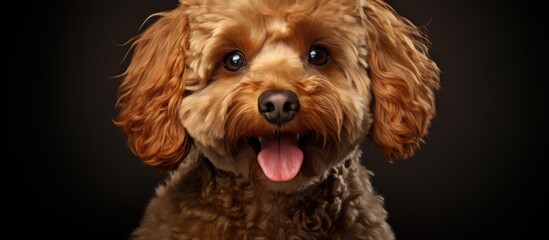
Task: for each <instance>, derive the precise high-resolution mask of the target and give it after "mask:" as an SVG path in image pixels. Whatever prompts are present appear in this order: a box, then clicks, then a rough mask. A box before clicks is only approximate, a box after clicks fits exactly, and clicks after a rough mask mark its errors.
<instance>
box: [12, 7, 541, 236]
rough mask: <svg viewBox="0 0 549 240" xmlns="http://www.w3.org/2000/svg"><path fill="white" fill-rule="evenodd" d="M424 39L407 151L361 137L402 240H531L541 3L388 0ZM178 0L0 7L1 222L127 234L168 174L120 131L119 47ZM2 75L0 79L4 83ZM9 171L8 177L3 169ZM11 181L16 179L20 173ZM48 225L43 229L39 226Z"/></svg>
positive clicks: (537, 224) (537, 212) (536, 193)
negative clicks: (425, 118)
mask: <svg viewBox="0 0 549 240" xmlns="http://www.w3.org/2000/svg"><path fill="white" fill-rule="evenodd" d="M389 2H390V3H391V4H392V6H393V7H394V8H395V9H396V10H397V11H398V12H399V13H400V14H401V15H403V16H405V17H407V18H409V19H410V20H412V21H413V22H414V23H415V24H417V25H419V26H425V27H426V29H427V31H428V35H429V37H430V39H431V41H432V49H431V55H432V57H433V58H434V59H435V61H436V62H437V63H438V64H439V66H440V68H441V69H442V72H443V74H442V79H441V83H442V90H441V91H440V92H439V93H438V96H437V109H438V116H437V118H436V119H435V120H434V122H433V125H432V128H431V133H430V135H429V137H428V139H427V143H426V144H425V145H423V146H422V148H421V150H420V151H419V152H418V153H417V154H416V156H415V157H413V158H412V159H409V160H406V161H398V162H396V163H394V164H390V163H388V162H387V161H386V160H384V159H383V157H382V156H381V154H380V152H379V150H377V149H376V148H374V147H372V146H367V145H365V146H364V148H365V153H364V155H363V159H364V163H365V164H366V165H367V166H368V167H369V168H370V169H371V170H373V171H374V173H375V174H376V176H375V177H374V179H373V182H374V187H375V188H376V189H377V190H378V191H379V192H380V193H381V194H382V195H383V196H384V197H385V198H386V207H387V210H388V212H389V222H390V223H391V225H392V226H393V228H394V230H395V232H396V234H397V238H398V239H506V238H521V239H525V238H526V239H528V238H529V237H531V236H533V235H534V234H535V233H542V234H543V233H544V226H546V223H547V220H546V208H545V205H546V200H547V199H546V197H544V195H545V194H547V187H546V185H545V179H544V176H543V175H542V173H543V172H545V171H546V170H547V161H548V160H549V159H547V154H546V151H544V150H545V149H546V148H547V147H546V144H547V141H546V138H547V124H548V121H547V118H546V117H544V116H542V115H541V114H542V113H544V112H546V110H547V106H546V104H545V103H546V101H544V99H545V98H544V95H545V92H546V88H544V86H546V85H547V84H545V81H547V80H548V79H547V77H546V76H545V75H543V73H545V72H546V70H547V61H545V60H546V54H547V40H544V39H543V37H542V36H541V34H542V32H546V31H547V25H546V24H545V23H543V21H541V19H542V16H543V15H546V13H547V9H546V8H545V7H544V6H545V5H544V4H541V1H522V2H521V3H517V2H514V1H513V2H512V3H511V1H508V2H510V3H506V2H507V1H506V2H504V1H467V0H454V1H440V0H416V1H410V0H391V1H389ZM176 5H177V2H176V1H173V0H171V1H166V0H162V1H158V0H156V1H155V0H148V1H128V0H124V1H85V3H84V2H82V1H67V2H55V1H40V2H33V3H19V4H18V6H16V7H14V8H13V9H11V10H10V13H9V15H5V16H3V18H4V21H3V22H4V23H5V24H4V25H5V29H4V32H5V33H6V34H4V37H3V38H4V40H8V43H9V44H5V45H4V48H5V49H4V51H5V56H6V57H5V60H7V61H8V62H9V63H10V65H9V69H6V70H7V71H8V72H9V80H6V81H7V82H8V84H4V87H3V89H4V94H3V99H4V103H5V105H4V107H5V108H7V109H9V110H10V111H9V113H10V114H6V115H4V119H5V120H8V124H7V125H6V126H4V128H5V129H7V130H9V132H10V135H9V138H8V139H7V140H8V141H9V142H10V144H9V145H7V148H8V151H7V152H8V153H9V154H6V155H5V156H4V157H3V158H2V160H3V161H4V163H5V165H4V171H3V172H4V173H5V176H9V177H4V178H5V179H6V180H5V184H4V185H5V186H6V187H5V188H4V191H3V196H4V197H3V199H4V200H7V201H8V203H7V205H6V206H7V212H11V213H12V214H10V217H11V218H9V219H11V220H12V221H11V222H12V223H10V224H9V225H8V226H10V225H12V224H13V223H15V225H22V226H25V227H26V229H29V230H28V231H25V232H24V234H25V235H36V236H57V237H68V238H70V239H82V238H83V239H126V238H127V236H128V234H129V233H130V232H131V231H132V230H133V229H134V228H135V227H136V226H137V224H138V221H139V219H140V217H141V215H142V213H143V209H144V207H145V206H146V204H147V202H148V200H149V199H150V197H151V196H152V194H153V193H154V188H155V187H156V186H157V185H158V184H159V183H160V182H161V181H162V179H164V177H165V175H164V174H163V173H160V172H158V171H156V170H153V169H151V168H149V167H147V166H145V165H144V164H142V163H141V162H140V160H139V159H137V158H136V157H135V156H133V155H132V154H131V152H130V150H129V148H128V147H127V146H126V139H125V137H124V136H123V135H122V134H121V132H120V130H119V129H117V128H116V127H114V125H113V124H112V119H114V118H115V113H116V110H115V107H114V106H115V101H116V88H117V85H118V84H119V79H116V78H112V77H113V76H115V75H117V74H120V73H122V72H123V70H124V67H125V66H127V61H123V57H124V54H125V53H126V51H127V49H128V48H127V47H121V46H118V45H117V43H123V42H126V41H127V40H129V39H130V38H131V37H133V36H135V35H136V34H137V33H138V31H139V30H138V29H139V26H140V25H141V24H142V23H143V22H144V20H145V19H146V18H147V16H149V15H150V14H152V13H155V12H158V11H163V10H168V9H172V8H174V7H175V6H176ZM4 83H6V82H4ZM10 174H11V175H10ZM14 175H15V177H11V176H14ZM41 227H45V228H44V229H45V230H40V231H38V230H36V229H40V228H41Z"/></svg>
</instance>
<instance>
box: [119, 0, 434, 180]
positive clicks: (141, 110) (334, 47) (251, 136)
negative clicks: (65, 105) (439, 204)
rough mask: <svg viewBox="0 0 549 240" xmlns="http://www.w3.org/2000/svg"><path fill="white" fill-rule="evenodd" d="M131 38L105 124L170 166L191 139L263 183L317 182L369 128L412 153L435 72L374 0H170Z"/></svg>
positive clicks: (402, 24)
mask: <svg viewBox="0 0 549 240" xmlns="http://www.w3.org/2000/svg"><path fill="white" fill-rule="evenodd" d="M160 15H161V18H160V19H159V20H158V21H157V22H155V23H154V24H153V25H152V26H151V27H150V28H149V29H148V30H146V31H145V32H144V33H143V35H142V36H140V37H139V38H138V39H137V40H136V41H135V43H134V56H133V59H132V62H131V64H130V66H129V68H128V70H127V72H126V73H125V76H124V77H125V79H124V82H123V84H122V85H121V94H120V99H119V106H120V108H121V113H120V117H119V119H118V122H117V124H118V125H119V126H121V127H122V128H123V129H124V131H125V132H126V133H127V134H128V137H129V139H130V144H131V146H132V149H133V150H134V152H135V153H136V154H138V155H139V156H140V157H142V158H143V160H144V161H145V162H146V163H148V164H150V165H152V166H155V167H159V168H173V167H175V166H176V165H177V164H178V163H179V162H180V161H181V160H183V158H184V156H185V155H186V154H187V153H188V151H189V148H190V146H191V145H192V144H194V145H195V146H196V147H197V148H198V149H199V150H200V151H201V152H202V153H203V154H204V155H205V156H206V157H207V158H208V159H209V160H210V161H211V162H212V163H213V165H214V166H215V167H217V168H219V169H222V170H225V171H229V172H232V173H234V174H236V175H240V176H243V177H246V178H249V179H250V180H251V181H253V182H254V183H256V184H257V185H258V186H262V187H264V188H265V189H267V190H276V191H295V190H299V189H303V188H305V187H307V186H309V185H311V184H314V183H316V182H319V181H320V180H322V179H323V177H324V176H325V175H326V174H327V172H328V170H329V169H330V168H331V167H333V166H334V165H336V164H338V163H340V162H341V161H343V160H344V159H346V158H347V157H348V155H349V154H350V153H351V152H352V150H353V149H355V148H356V147H357V145H358V144H359V143H360V141H362V140H363V138H364V137H366V136H368V135H369V134H370V136H371V137H372V138H373V139H374V140H375V142H376V143H377V145H378V146H380V147H381V148H382V149H383V150H384V152H385V154H386V156H387V157H388V158H390V159H393V158H405V157H409V156H410V155H412V154H413V152H414V151H415V150H416V149H417V148H418V145H419V142H420V141H421V139H422V137H423V136H424V135H425V134H426V132H427V128H428V126H429V123H430V120H431V118H432V117H433V115H434V96H433V90H434V89H436V88H438V69H437V67H436V65H435V64H434V63H433V62H432V61H431V60H430V59H429V58H428V57H427V55H426V53H425V52H426V48H425V45H423V44H422V43H421V41H420V40H422V36H421V35H420V34H419V32H418V31H417V29H416V28H415V27H414V26H413V25H412V24H411V23H409V22H408V21H407V20H405V19H403V18H401V17H399V16H397V15H396V14H395V13H394V12H393V11H392V9H391V8H390V7H389V6H387V5H386V4H385V3H383V2H381V1H378V0H364V1H329V0H326V1H255V0H244V1H228V0H211V1H184V0H182V1H181V6H179V7H178V8H177V9H175V10H173V11H170V12H167V13H162V14H160Z"/></svg>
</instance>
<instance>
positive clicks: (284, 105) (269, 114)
mask: <svg viewBox="0 0 549 240" xmlns="http://www.w3.org/2000/svg"><path fill="white" fill-rule="evenodd" d="M257 105H258V108H259V112H260V113H261V114H262V115H263V117H265V119H267V121H269V122H271V123H274V124H276V125H278V126H282V125H283V124H285V123H287V122H289V121H290V120H292V118H294V116H295V114H296V113H297V111H299V99H298V98H297V96H296V95H295V93H294V92H292V91H288V90H284V91H267V92H264V93H263V94H261V96H259V99H258V102H257Z"/></svg>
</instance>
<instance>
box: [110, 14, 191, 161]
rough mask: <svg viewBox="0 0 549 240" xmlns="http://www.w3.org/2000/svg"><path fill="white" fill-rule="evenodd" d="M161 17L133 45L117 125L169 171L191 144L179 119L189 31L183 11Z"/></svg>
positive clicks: (146, 155) (139, 152) (143, 152)
mask: <svg viewBox="0 0 549 240" xmlns="http://www.w3.org/2000/svg"><path fill="white" fill-rule="evenodd" d="M156 15H158V16H159V17H160V18H159V19H158V20H157V21H156V22H155V23H153V24H152V25H151V26H150V27H149V28H148V29H147V30H145V31H144V32H143V33H142V34H141V35H140V36H137V37H136V38H135V41H134V42H133V44H132V47H131V49H132V50H133V56H132V60H131V63H130V64H129V67H128V69H127V70H126V72H125V73H124V74H123V75H122V77H123V81H122V83H121V85H120V88H119V96H118V102H117V106H118V107H119V110H120V112H119V116H118V119H117V120H116V121H115V124H116V125H117V126H119V127H120V128H121V129H122V130H123V132H124V133H125V134H126V135H127V136H128V143H129V145H130V148H131V149H132V151H133V152H134V153H135V154H136V155H138V156H139V157H140V158H141V159H142V160H143V161H144V162H145V163H146V164H148V165H150V166H153V167H155V168H159V169H162V170H168V169H173V168H175V167H177V165H178V164H179V163H180V162H181V160H182V159H183V158H184V157H185V156H186V155H187V154H188V152H189V148H190V145H191V143H190V138H189V136H188V135H187V133H186V131H185V129H184V128H183V126H182V124H181V123H180V121H179V119H178V107H179V104H180V102H181V99H182V98H183V94H184V92H185V82H184V80H183V73H184V69H185V51H186V49H187V42H188V35H189V33H188V32H189V27H188V21H187V19H186V18H185V17H184V15H183V13H182V11H181V9H180V8H177V9H175V10H173V11H170V12H163V13H159V14H156Z"/></svg>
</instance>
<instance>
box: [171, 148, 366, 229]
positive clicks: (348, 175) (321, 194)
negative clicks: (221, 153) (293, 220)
mask: <svg viewBox="0 0 549 240" xmlns="http://www.w3.org/2000/svg"><path fill="white" fill-rule="evenodd" d="M359 156H360V150H358V149H357V150H355V151H354V152H353V154H350V155H349V157H348V159H346V160H344V161H343V162H342V163H340V164H338V165H336V166H335V167H333V168H331V169H330V171H329V173H328V174H327V175H326V177H325V178H324V179H323V180H322V181H320V182H319V183H317V184H314V185H312V186H310V187H308V188H306V189H304V190H301V191H296V192H291V193H284V192H273V191H269V190H265V189H264V188H263V187H261V186H258V185H256V184H254V183H253V182H252V181H250V180H249V179H247V178H245V177H242V176H236V175H234V174H233V173H230V172H226V171H223V170H220V169H217V168H215V166H214V165H213V164H212V163H211V162H210V161H209V160H208V159H207V158H206V157H204V156H203V155H202V154H201V153H199V152H198V151H192V154H191V155H190V156H189V157H187V159H185V161H184V163H182V164H184V165H186V166H183V167H180V169H179V170H177V171H176V172H175V173H174V174H175V175H176V176H172V179H173V178H177V177H179V176H186V177H185V178H186V179H180V181H176V182H180V183H182V185H181V187H183V188H189V186H194V187H192V188H195V190H198V191H200V195H197V197H199V198H200V199H197V200H199V201H197V203H200V204H201V205H208V206H210V207H213V208H215V209H216V211H222V212H223V215H228V216H234V217H243V216H239V215H246V216H248V215H247V212H248V211H252V212H254V213H261V212H273V211H276V212H280V213H281V214H283V215H286V216H297V215H296V213H298V212H307V214H309V213H312V212H324V214H321V215H323V216H325V217H327V218H331V219H333V218H337V216H338V215H339V211H340V210H341V205H342V203H343V202H346V201H348V200H352V199H353V198H355V197H356V196H352V194H353V193H352V192H351V191H349V190H348V187H349V182H353V184H356V183H357V182H360V180H357V165H356V164H359V163H358V158H359ZM190 165H194V166H190ZM191 169H194V170H191ZM183 170H184V171H185V172H189V173H198V174H192V175H190V176H189V175H188V174H185V173H184V172H181V171H183ZM197 170H198V171H197ZM177 175H179V176H177ZM183 182H185V183H183ZM281 198H283V199H284V201H281V200H280V199H281ZM258 203H259V204H258ZM248 206H254V207H256V208H257V207H258V206H261V207H260V208H262V209H254V210H250V209H247V207H248ZM307 214H302V215H303V217H305V215H307Z"/></svg>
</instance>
